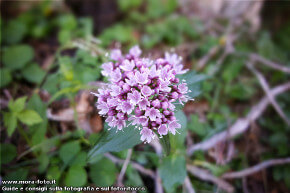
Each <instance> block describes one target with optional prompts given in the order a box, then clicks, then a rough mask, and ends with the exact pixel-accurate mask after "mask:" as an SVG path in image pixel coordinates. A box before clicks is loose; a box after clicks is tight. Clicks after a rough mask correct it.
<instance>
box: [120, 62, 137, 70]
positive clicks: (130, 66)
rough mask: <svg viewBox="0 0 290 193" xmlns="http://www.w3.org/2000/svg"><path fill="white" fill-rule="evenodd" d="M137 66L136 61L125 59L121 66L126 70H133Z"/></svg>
mask: <svg viewBox="0 0 290 193" xmlns="http://www.w3.org/2000/svg"><path fill="white" fill-rule="evenodd" d="M134 67H135V63H134V61H133V60H132V61H129V60H124V61H123V63H122V65H121V66H120V68H121V69H122V70H124V71H132V70H133V68H134Z"/></svg>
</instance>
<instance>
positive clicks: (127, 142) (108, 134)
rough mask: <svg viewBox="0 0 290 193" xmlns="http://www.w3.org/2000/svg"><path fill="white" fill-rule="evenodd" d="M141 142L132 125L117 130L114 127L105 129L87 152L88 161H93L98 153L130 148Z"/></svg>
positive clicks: (138, 132)
mask: <svg viewBox="0 0 290 193" xmlns="http://www.w3.org/2000/svg"><path fill="white" fill-rule="evenodd" d="M105 128H108V126H105ZM141 142H142V141H141V140H140V131H139V130H138V129H135V127H134V126H132V125H131V126H129V127H126V128H124V129H123V131H118V132H116V129H111V130H109V131H107V130H106V131H104V132H103V135H102V136H101V137H100V138H99V139H98V141H97V144H96V145H95V146H94V147H93V148H92V150H91V151H90V152H89V155H88V161H89V162H90V163H93V162H94V161H95V159H97V158H98V155H99V154H102V153H106V152H119V151H122V150H124V149H129V148H132V147H134V146H135V145H137V144H139V143H141Z"/></svg>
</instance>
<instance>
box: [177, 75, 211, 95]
mask: <svg viewBox="0 0 290 193" xmlns="http://www.w3.org/2000/svg"><path fill="white" fill-rule="evenodd" d="M177 77H178V78H179V80H180V81H182V80H185V81H186V83H187V86H188V89H189V90H191V92H189V93H188V96H189V97H191V98H193V97H197V96H198V95H200V93H201V88H200V87H201V83H202V81H204V80H206V79H207V78H208V76H206V75H203V74H196V72H195V71H193V70H190V71H188V72H187V73H185V74H182V75H178V76H177Z"/></svg>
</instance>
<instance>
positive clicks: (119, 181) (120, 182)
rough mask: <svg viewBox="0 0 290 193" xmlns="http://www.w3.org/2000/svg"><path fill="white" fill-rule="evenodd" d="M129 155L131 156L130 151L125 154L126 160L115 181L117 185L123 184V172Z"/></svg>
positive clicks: (129, 157)
mask: <svg viewBox="0 0 290 193" xmlns="http://www.w3.org/2000/svg"><path fill="white" fill-rule="evenodd" d="M131 155H132V149H129V150H128V153H127V157H126V160H125V161H124V164H123V167H122V169H121V172H120V174H119V176H118V179H117V183H118V185H122V184H123V178H124V176H125V172H126V170H127V167H128V164H129V162H130V159H131Z"/></svg>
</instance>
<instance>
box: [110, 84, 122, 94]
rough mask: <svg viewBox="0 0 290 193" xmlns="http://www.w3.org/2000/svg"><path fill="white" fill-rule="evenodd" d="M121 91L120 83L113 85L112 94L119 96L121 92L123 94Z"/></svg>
mask: <svg viewBox="0 0 290 193" xmlns="http://www.w3.org/2000/svg"><path fill="white" fill-rule="evenodd" d="M121 91H122V89H121V87H119V86H118V85H112V86H111V92H110V94H111V95H112V96H118V95H119V94H121Z"/></svg>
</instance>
